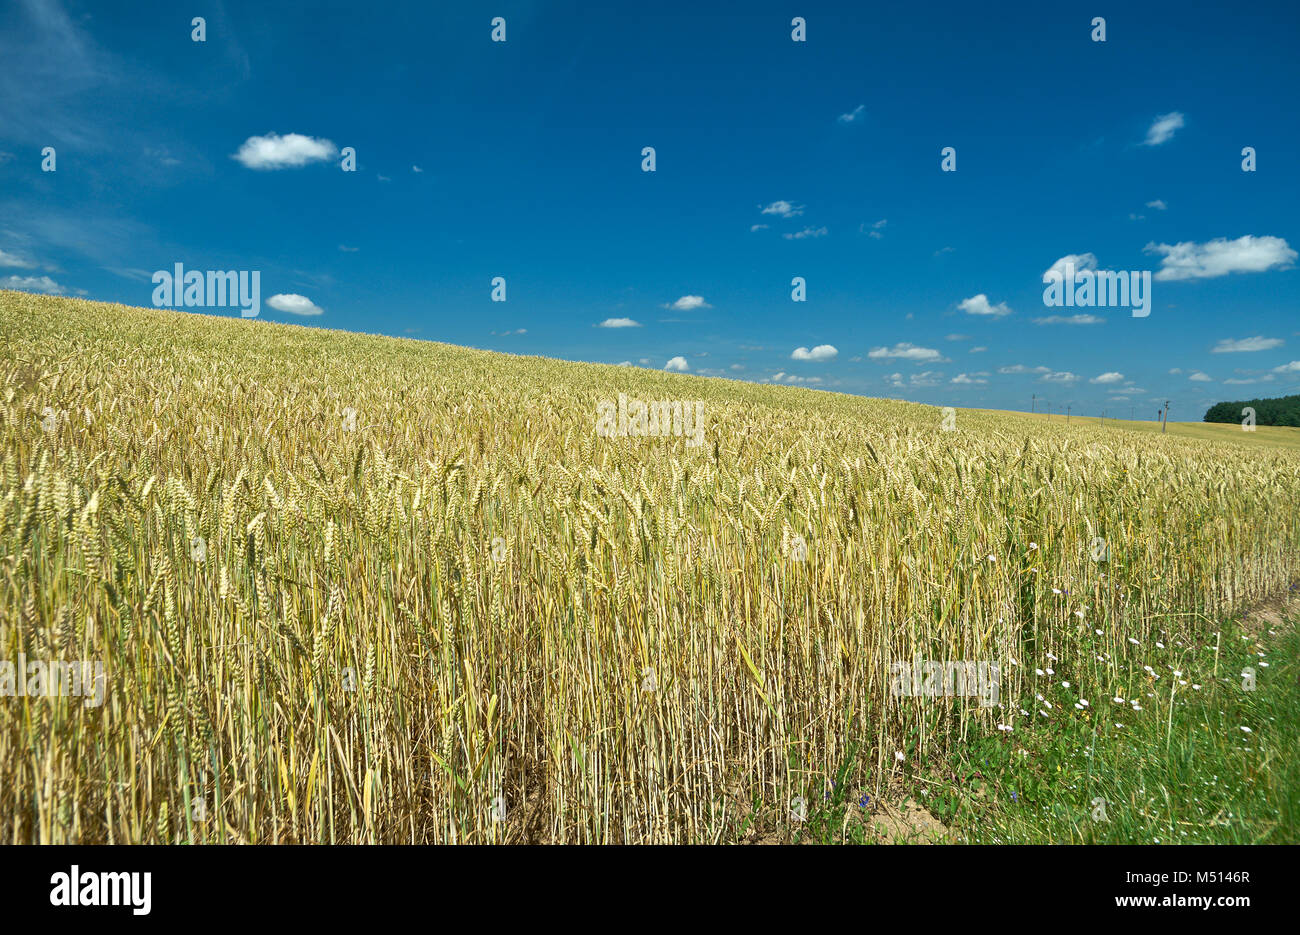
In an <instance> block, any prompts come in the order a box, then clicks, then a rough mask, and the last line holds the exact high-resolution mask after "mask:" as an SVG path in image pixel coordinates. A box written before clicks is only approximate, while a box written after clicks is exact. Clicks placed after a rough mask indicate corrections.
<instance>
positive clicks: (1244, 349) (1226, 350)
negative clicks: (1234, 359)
mask: <svg viewBox="0 0 1300 935" xmlns="http://www.w3.org/2000/svg"><path fill="white" fill-rule="evenodd" d="M1285 343H1286V342H1285V341H1284V340H1282V339H1281V338H1266V337H1264V336H1263V335H1258V334H1257V335H1255V336H1254V337H1253V338H1239V339H1237V340H1233V339H1232V338H1223V339H1222V340H1220V341H1219V343H1218V344H1216V345H1214V347H1213V348H1212V349H1211V351H1210V353H1212V354H1239V353H1248V352H1250V351H1271V350H1272V349H1273V348H1275V347H1281V346H1282V345H1283V344H1285Z"/></svg>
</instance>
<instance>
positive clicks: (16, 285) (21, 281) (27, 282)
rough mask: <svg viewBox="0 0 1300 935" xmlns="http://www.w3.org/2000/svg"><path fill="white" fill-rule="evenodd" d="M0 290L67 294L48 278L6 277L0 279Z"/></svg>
mask: <svg viewBox="0 0 1300 935" xmlns="http://www.w3.org/2000/svg"><path fill="white" fill-rule="evenodd" d="M0 289H14V290H16V291H18V292H41V293H44V294H45V295H63V294H64V293H66V292H67V290H66V289H64V288H63V287H62V286H61V285H59V284H58V283H57V282H55V281H54V280H53V279H51V278H50V277H49V276H8V277H6V278H4V279H0Z"/></svg>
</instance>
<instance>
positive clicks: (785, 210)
mask: <svg viewBox="0 0 1300 935" xmlns="http://www.w3.org/2000/svg"><path fill="white" fill-rule="evenodd" d="M759 207H760V208H762V206H761V205H760V206H759ZM762 211H763V213H764V214H775V215H776V216H777V217H781V218H794V217H798V216H799V215H801V214H803V205H796V204H791V203H790V202H788V201H774V202H772V203H771V204H770V205H768V206H767V207H766V208H762Z"/></svg>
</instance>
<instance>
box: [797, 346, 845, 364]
mask: <svg viewBox="0 0 1300 935" xmlns="http://www.w3.org/2000/svg"><path fill="white" fill-rule="evenodd" d="M838 353H839V351H838V350H836V349H835V347H834V346H833V345H830V344H818V345H817V346H816V347H814V348H813V349H812V350H811V351H810V350H808V348H806V347H796V348H795V349H794V352H793V353H792V354H791V355H790V359H791V360H830V359H831V358H832V357H834V356H835V355H836V354H838Z"/></svg>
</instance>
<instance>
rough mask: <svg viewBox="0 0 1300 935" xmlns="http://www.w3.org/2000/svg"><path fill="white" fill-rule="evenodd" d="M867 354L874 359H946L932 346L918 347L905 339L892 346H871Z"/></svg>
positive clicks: (929, 360) (939, 360)
mask: <svg viewBox="0 0 1300 935" xmlns="http://www.w3.org/2000/svg"><path fill="white" fill-rule="evenodd" d="M867 356H868V357H872V358H875V359H876V360H884V359H887V358H895V357H896V358H899V359H901V360H914V361H916V362H918V363H921V362H934V363H943V362H945V360H946V358H945V357H944V356H943V355H942V354H940V353H939V352H938V351H937V350H935V349H934V348H932V347H919V346H918V345H915V344H911V343H909V342H907V341H899V342H898V343H897V344H895V345H894V346H893V347H873V348H872V349H871V350H869V351H867Z"/></svg>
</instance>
